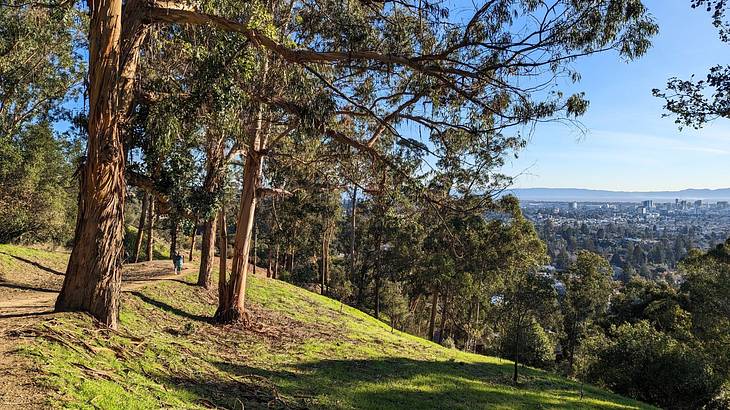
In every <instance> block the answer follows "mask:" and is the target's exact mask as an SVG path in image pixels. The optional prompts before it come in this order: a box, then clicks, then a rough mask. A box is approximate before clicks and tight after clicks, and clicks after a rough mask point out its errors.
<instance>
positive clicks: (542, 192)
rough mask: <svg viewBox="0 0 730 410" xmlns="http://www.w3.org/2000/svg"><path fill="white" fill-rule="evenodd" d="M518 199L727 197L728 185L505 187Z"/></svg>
mask: <svg viewBox="0 0 730 410" xmlns="http://www.w3.org/2000/svg"><path fill="white" fill-rule="evenodd" d="M505 194H513V195H515V196H516V197H518V198H519V199H520V200H522V201H578V202H641V201H645V200H653V201H663V202H673V201H674V200H675V199H679V200H700V199H701V200H706V201H713V202H714V201H730V188H714V189H713V188H687V189H682V190H675V191H671V190H667V191H612V190H605V189H589V188H540V187H535V188H513V189H508V190H506V191H505Z"/></svg>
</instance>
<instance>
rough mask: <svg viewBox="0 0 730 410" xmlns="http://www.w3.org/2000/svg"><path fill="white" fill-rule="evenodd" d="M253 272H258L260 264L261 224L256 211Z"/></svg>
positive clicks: (254, 219) (254, 217)
mask: <svg viewBox="0 0 730 410" xmlns="http://www.w3.org/2000/svg"><path fill="white" fill-rule="evenodd" d="M253 221H254V224H253V262H252V263H253V273H254V274H256V267H257V266H258V265H259V256H258V253H257V252H258V250H259V225H258V224H257V223H256V212H254V215H253Z"/></svg>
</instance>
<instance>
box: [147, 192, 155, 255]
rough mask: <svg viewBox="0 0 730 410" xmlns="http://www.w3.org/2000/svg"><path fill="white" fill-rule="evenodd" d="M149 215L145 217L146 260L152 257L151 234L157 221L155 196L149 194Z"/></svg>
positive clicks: (152, 240) (152, 239)
mask: <svg viewBox="0 0 730 410" xmlns="http://www.w3.org/2000/svg"><path fill="white" fill-rule="evenodd" d="M149 211H150V213H149V216H148V217H147V246H145V250H146V252H147V262H149V261H151V260H152V259H153V258H154V255H153V253H154V245H155V238H154V236H153V230H154V228H155V221H157V215H156V214H155V197H154V196H150V205H149Z"/></svg>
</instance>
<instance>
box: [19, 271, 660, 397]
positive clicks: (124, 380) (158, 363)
mask: <svg viewBox="0 0 730 410" xmlns="http://www.w3.org/2000/svg"><path fill="white" fill-rule="evenodd" d="M186 279H187V281H182V280H181V281H166V282H154V283H153V284H151V285H150V286H148V287H145V288H143V289H141V290H135V291H132V292H128V293H125V294H124V296H123V308H122V312H121V324H120V330H119V331H117V332H110V331H106V330H103V329H99V328H97V327H96V326H95V325H94V323H93V322H92V321H91V320H90V319H89V318H88V317H87V316H84V315H78V314H56V315H52V316H45V317H43V318H42V319H38V321H37V322H36V323H35V324H34V325H33V327H32V328H30V329H28V328H26V329H24V330H22V332H24V334H26V335H36V336H41V337H36V338H33V339H32V340H33V342H32V343H30V344H26V345H23V347H22V350H21V351H22V353H23V354H25V355H27V356H29V357H31V358H32V360H33V361H34V362H35V363H36V365H37V366H38V368H39V369H40V374H39V376H38V378H39V379H40V380H41V381H42V384H43V386H45V387H46V388H49V389H50V390H52V391H56V392H58V394H57V395H56V396H55V397H54V396H51V397H50V399H49V400H50V401H51V402H53V403H54V404H55V406H59V407H70V408H103V409H147V408H161V407H162V408H176V409H182V408H215V407H219V408H220V407H223V408H236V409H240V408H242V407H244V406H245V408H247V409H252V408H269V407H274V408H346V409H348V408H371V409H389V408H392V409H396V408H410V409H430V408H432V409H442V408H462V409H475V408H491V409H513V408H525V409H528V408H529V409H533V408H604V409H618V408H648V406H645V405H642V404H640V403H637V402H634V401H631V400H628V399H624V398H621V397H619V396H616V395H613V394H610V393H607V392H604V391H601V390H599V389H596V388H592V387H588V388H587V389H586V397H585V398H584V399H582V400H581V399H580V397H579V386H578V385H577V384H576V383H573V382H569V381H566V380H565V379H562V378H560V377H557V376H555V375H551V374H549V373H545V372H542V371H538V370H532V369H526V370H525V371H524V374H525V375H526V376H525V377H524V378H523V384H522V385H521V386H520V387H519V388H515V387H513V386H512V385H511V382H510V375H511V363H510V362H508V361H503V360H499V359H496V358H491V357H484V356H478V355H473V354H466V353H463V352H459V351H456V350H449V349H446V348H443V347H441V346H438V345H436V344H433V343H430V342H428V341H425V340H422V339H420V338H417V337H413V336H410V335H407V334H403V333H400V332H398V331H392V330H391V328H390V327H388V326H387V325H385V324H383V323H381V322H379V321H377V320H375V319H373V318H371V317H370V316H368V315H365V314H363V313H362V312H359V311H357V310H355V309H352V308H349V307H347V306H342V305H340V304H339V303H338V302H336V301H333V300H331V299H328V298H325V297H322V296H319V295H316V294H313V293H311V292H308V291H305V290H303V289H300V288H297V287H294V286H291V285H288V284H286V283H283V282H279V281H274V280H268V279H265V278H252V280H251V281H250V288H249V289H248V297H249V299H248V300H249V301H250V302H249V308H250V312H251V319H252V325H251V326H249V327H248V328H246V329H243V328H241V327H232V326H228V327H221V326H213V325H211V324H209V323H208V320H207V318H208V317H210V316H211V315H212V314H213V312H214V310H215V307H214V306H215V292H207V291H204V290H202V289H199V288H197V287H194V286H192V285H190V284H189V282H192V278H186Z"/></svg>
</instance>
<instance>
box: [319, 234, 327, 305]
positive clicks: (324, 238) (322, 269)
mask: <svg viewBox="0 0 730 410" xmlns="http://www.w3.org/2000/svg"><path fill="white" fill-rule="evenodd" d="M326 248H327V228H325V229H323V230H322V247H321V249H320V250H321V251H322V254H321V255H320V263H319V281H320V282H319V287H320V293H321V294H322V295H324V287H325V284H326V282H327V273H326V270H327V267H326V266H325V265H326V264H327V255H326Z"/></svg>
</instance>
